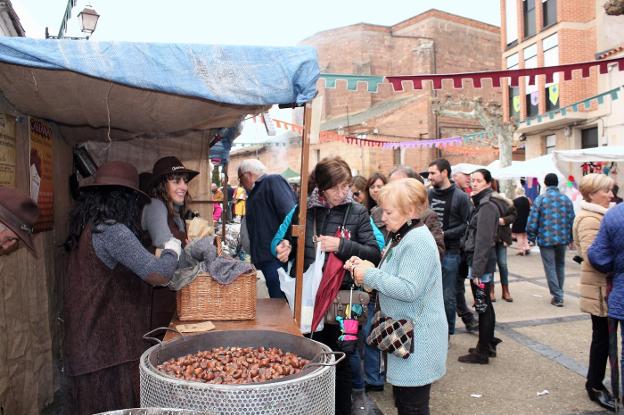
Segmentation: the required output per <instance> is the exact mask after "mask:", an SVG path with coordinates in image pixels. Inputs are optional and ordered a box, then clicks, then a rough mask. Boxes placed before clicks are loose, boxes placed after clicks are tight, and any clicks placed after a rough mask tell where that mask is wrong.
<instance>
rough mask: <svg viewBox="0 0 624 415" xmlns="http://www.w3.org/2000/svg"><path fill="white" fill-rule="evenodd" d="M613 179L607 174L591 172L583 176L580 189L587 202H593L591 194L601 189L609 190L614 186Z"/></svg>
mask: <svg viewBox="0 0 624 415" xmlns="http://www.w3.org/2000/svg"><path fill="white" fill-rule="evenodd" d="M613 184H614V182H613V179H612V178H610V177H609V176H607V175H606V174H599V173H590V174H588V175H587V176H583V178H582V179H581V182H580V183H579V191H580V192H581V195H583V199H584V200H585V201H586V202H591V199H590V196H591V194H593V193H596V192H597V191H599V190H604V191H607V192H608V191H609V190H611V189H612V188H613Z"/></svg>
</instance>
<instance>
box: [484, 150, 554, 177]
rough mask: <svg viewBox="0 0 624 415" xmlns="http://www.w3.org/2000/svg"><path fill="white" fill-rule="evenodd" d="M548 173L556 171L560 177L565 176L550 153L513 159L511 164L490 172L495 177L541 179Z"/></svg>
mask: <svg viewBox="0 0 624 415" xmlns="http://www.w3.org/2000/svg"><path fill="white" fill-rule="evenodd" d="M548 173H556V174H557V175H558V176H560V177H565V176H564V175H563V173H561V171H560V170H559V168H558V167H557V165H556V164H555V159H554V158H553V155H552V154H546V155H545V156H540V157H536V158H534V159H530V160H526V161H514V162H513V163H512V164H511V166H508V167H505V168H501V169H498V170H496V171H493V172H492V175H493V176H494V177H495V178H497V179H499V180H500V179H518V178H520V177H537V178H538V180H540V181H543V180H544V176H546V175H547V174H548Z"/></svg>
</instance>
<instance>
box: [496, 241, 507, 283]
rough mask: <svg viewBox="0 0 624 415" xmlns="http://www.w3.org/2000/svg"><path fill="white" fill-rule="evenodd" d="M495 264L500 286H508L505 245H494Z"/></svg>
mask: <svg viewBox="0 0 624 415" xmlns="http://www.w3.org/2000/svg"><path fill="white" fill-rule="evenodd" d="M496 264H497V265H498V273H499V275H500V282H501V284H504V285H507V284H509V268H507V247H506V246H505V244H502V243H497V244H496Z"/></svg>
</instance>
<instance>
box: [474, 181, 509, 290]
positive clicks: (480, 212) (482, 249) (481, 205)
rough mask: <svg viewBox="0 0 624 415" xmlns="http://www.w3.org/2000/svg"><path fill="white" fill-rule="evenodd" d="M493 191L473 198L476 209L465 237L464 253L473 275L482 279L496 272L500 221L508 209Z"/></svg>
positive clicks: (487, 190) (484, 192)
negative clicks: (494, 196) (502, 213)
mask: <svg viewBox="0 0 624 415" xmlns="http://www.w3.org/2000/svg"><path fill="white" fill-rule="evenodd" d="M492 193H493V192H492V190H491V189H486V190H483V191H482V192H480V193H479V194H477V195H475V196H473V201H474V204H475V208H474V210H473V211H472V215H471V216H470V221H469V223H468V228H467V229H466V234H465V235H464V242H463V245H464V252H465V253H466V258H467V261H468V265H469V266H470V267H471V268H472V275H473V276H474V277H477V278H481V277H482V276H483V275H484V274H488V273H493V272H494V271H496V250H495V249H494V246H495V245H496V238H497V232H498V228H499V226H498V219H499V218H500V217H501V212H504V211H505V209H506V208H507V206H508V205H507V203H506V202H505V201H503V200H501V199H497V198H493V197H491V196H492Z"/></svg>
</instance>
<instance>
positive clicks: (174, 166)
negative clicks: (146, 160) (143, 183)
mask: <svg viewBox="0 0 624 415" xmlns="http://www.w3.org/2000/svg"><path fill="white" fill-rule="evenodd" d="M169 174H186V175H188V177H189V180H191V179H193V177H195V176H197V175H198V174H199V172H198V171H195V170H190V169H187V168H186V167H184V164H182V162H180V160H178V158H177V157H174V156H169V157H163V158H161V159H159V160H158V161H156V163H154V168H153V169H152V180H150V182H149V187H150V188H152V187H154V186H156V184H157V183H158V181H159V180H160V179H161V178H162V177H163V176H167V175H169Z"/></svg>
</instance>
